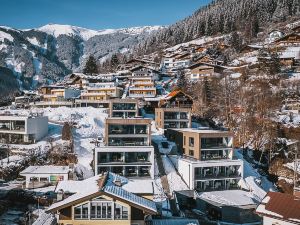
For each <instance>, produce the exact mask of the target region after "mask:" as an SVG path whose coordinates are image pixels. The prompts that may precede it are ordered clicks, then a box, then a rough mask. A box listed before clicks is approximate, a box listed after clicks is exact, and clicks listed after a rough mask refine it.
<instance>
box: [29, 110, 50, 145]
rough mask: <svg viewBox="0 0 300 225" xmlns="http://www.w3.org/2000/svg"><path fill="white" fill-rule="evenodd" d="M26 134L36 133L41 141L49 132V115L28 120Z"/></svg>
mask: <svg viewBox="0 0 300 225" xmlns="http://www.w3.org/2000/svg"><path fill="white" fill-rule="evenodd" d="M25 132H26V134H34V135H35V140H36V141H39V140H41V139H42V138H43V137H45V136H46V135H47V134H48V117H46V116H43V117H33V118H28V119H27V120H26V127H25Z"/></svg>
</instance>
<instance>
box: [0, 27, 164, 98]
mask: <svg viewBox="0 0 300 225" xmlns="http://www.w3.org/2000/svg"><path fill="white" fill-rule="evenodd" d="M162 28H163V27H161V26H153V27H151V26H145V27H132V28H122V29H105V30H92V29H86V28H82V27H76V26H71V25H60V24H47V25H45V26H42V27H39V28H33V29H25V30H19V29H14V28H10V27H6V26H0V67H3V68H8V69H10V70H11V71H12V73H13V74H14V75H15V77H16V78H17V80H18V82H19V83H20V84H21V88H26V89H28V88H32V87H35V86H36V85H37V84H38V83H47V82H49V81H55V80H58V79H60V78H62V77H64V76H65V75H66V74H68V73H70V72H72V71H80V69H81V67H82V65H84V63H85V60H86V58H87V57H88V56H89V55H93V56H95V57H96V58H97V59H98V60H101V61H103V59H106V58H108V57H109V56H111V55H112V54H114V53H118V52H120V53H124V52H128V51H131V49H132V47H133V46H134V45H136V44H137V43H139V42H140V41H142V40H144V39H145V38H146V37H148V36H149V35H150V34H152V33H154V32H156V31H158V30H160V29H162ZM6 73H7V71H6ZM0 76H1V70H0ZM0 98H1V96H0Z"/></svg>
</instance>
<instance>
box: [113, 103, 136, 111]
mask: <svg viewBox="0 0 300 225" xmlns="http://www.w3.org/2000/svg"><path fill="white" fill-rule="evenodd" d="M136 107H137V106H136V104H135V103H113V106H112V108H113V110H133V111H135V110H136Z"/></svg>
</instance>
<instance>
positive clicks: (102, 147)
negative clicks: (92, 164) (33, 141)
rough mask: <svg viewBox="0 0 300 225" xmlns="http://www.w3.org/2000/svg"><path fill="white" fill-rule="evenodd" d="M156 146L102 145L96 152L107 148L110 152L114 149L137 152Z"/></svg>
mask: <svg viewBox="0 0 300 225" xmlns="http://www.w3.org/2000/svg"><path fill="white" fill-rule="evenodd" d="M153 149H154V147H153V146H152V145H149V146H148V145H147V146H105V145H103V146H100V147H97V148H95V151H96V152H101V151H105V150H109V151H110V152H111V151H112V150H113V151H114V152H119V151H122V152H123V151H129V152H136V151H140V152H141V151H152V150H153Z"/></svg>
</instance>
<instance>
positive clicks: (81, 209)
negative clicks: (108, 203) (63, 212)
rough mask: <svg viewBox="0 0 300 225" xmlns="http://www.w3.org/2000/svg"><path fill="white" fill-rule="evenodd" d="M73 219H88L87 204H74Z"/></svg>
mask: <svg viewBox="0 0 300 225" xmlns="http://www.w3.org/2000/svg"><path fill="white" fill-rule="evenodd" d="M74 218H75V219H88V218H89V204H88V203H86V204H83V205H79V206H76V207H75V209H74Z"/></svg>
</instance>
